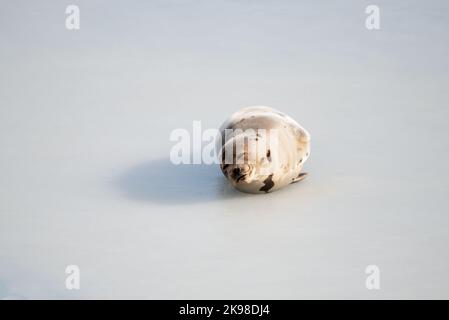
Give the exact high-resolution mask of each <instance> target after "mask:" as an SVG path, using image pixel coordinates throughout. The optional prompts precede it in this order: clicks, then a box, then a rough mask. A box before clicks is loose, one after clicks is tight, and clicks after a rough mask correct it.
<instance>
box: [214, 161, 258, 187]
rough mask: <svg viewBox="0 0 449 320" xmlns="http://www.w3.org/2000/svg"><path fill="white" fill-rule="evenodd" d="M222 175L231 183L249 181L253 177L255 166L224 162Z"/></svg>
mask: <svg viewBox="0 0 449 320" xmlns="http://www.w3.org/2000/svg"><path fill="white" fill-rule="evenodd" d="M221 170H222V171H223V173H224V175H225V176H226V177H227V178H228V179H229V180H230V181H231V182H232V183H233V184H237V183H251V182H252V181H253V180H254V178H255V168H254V166H252V165H250V164H224V165H222V166H221Z"/></svg>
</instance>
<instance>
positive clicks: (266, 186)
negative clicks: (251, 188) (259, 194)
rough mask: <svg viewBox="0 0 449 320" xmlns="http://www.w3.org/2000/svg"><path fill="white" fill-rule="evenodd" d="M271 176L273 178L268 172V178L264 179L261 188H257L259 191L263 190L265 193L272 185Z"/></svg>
mask: <svg viewBox="0 0 449 320" xmlns="http://www.w3.org/2000/svg"><path fill="white" fill-rule="evenodd" d="M272 178H273V175H272V174H270V175H269V176H268V178H266V179H265V180H264V181H263V183H264V185H263V187H262V188H260V189H259V191H265V193H267V192H268V191H270V189H271V188H273V187H274V182H273V180H272Z"/></svg>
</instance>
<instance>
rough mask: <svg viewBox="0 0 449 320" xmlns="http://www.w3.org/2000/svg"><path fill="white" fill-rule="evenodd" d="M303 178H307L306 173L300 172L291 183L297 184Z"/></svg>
mask: <svg viewBox="0 0 449 320" xmlns="http://www.w3.org/2000/svg"><path fill="white" fill-rule="evenodd" d="M305 177H307V172H301V173H300V174H298V176H297V177H296V178H294V179H293V180H292V183H295V182H298V181H301V180H303V179H304V178H305Z"/></svg>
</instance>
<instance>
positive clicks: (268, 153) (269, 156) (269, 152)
mask: <svg viewBox="0 0 449 320" xmlns="http://www.w3.org/2000/svg"><path fill="white" fill-rule="evenodd" d="M267 159H268V161H271V150H270V149H268V151H267Z"/></svg>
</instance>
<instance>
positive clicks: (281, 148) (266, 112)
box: [216, 106, 310, 193]
mask: <svg viewBox="0 0 449 320" xmlns="http://www.w3.org/2000/svg"><path fill="white" fill-rule="evenodd" d="M219 131H220V133H219V135H218V136H217V140H216V150H218V151H219V152H218V157H219V160H220V168H221V171H222V172H223V174H224V175H225V177H226V178H227V179H228V180H229V182H230V183H231V184H232V185H233V186H234V187H235V188H237V189H238V190H240V191H243V192H247V193H268V192H272V191H275V190H278V189H280V188H282V187H284V186H286V185H289V184H291V183H294V182H297V181H300V180H302V179H304V178H305V177H306V175H307V173H303V172H301V170H302V167H303V165H304V163H305V162H306V160H307V159H308V158H309V155H310V135H309V133H308V132H307V131H306V130H305V129H304V128H303V127H301V126H300V125H299V124H298V123H297V122H296V121H295V120H293V119H292V118H290V117H289V116H287V115H286V114H284V113H282V112H280V111H278V110H275V109H273V108H270V107H265V106H253V107H246V108H243V109H240V110H239V111H237V112H236V113H234V114H233V115H232V116H231V117H230V118H229V119H228V120H227V121H225V122H224V123H223V125H222V126H221V127H220V130H219Z"/></svg>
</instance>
